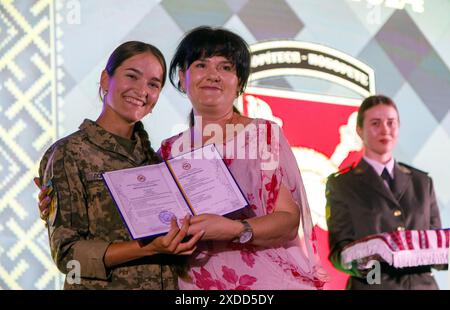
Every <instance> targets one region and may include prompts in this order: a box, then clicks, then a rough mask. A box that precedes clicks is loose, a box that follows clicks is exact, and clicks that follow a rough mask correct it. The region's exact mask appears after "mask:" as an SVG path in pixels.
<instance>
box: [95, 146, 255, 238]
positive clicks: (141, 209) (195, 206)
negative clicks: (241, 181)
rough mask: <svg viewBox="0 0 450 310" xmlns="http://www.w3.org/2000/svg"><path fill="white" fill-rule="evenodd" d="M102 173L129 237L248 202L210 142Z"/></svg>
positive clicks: (163, 230) (151, 233) (228, 210)
mask: <svg viewBox="0 0 450 310" xmlns="http://www.w3.org/2000/svg"><path fill="white" fill-rule="evenodd" d="M103 178H104V180H105V182H106V185H107V186H108V188H109V191H110V192H111V194H112V197H113V199H114V201H115V202H116V205H117V207H118V209H119V211H120V213H121V215H122V218H123V219H124V221H125V223H126V226H127V227H128V230H129V231H130V234H131V236H132V238H133V239H140V238H146V237H151V236H156V235H160V234H164V233H166V232H168V231H169V229H170V221H171V219H172V218H173V217H176V218H177V219H181V218H183V217H184V216H186V215H187V214H190V215H197V214H202V213H213V214H219V215H225V214H228V213H231V212H233V211H236V210H239V209H241V208H243V207H246V206H247V205H248V202H247V200H246V198H245V197H244V195H243V194H242V192H241V190H240V188H239V185H238V184H237V183H236V181H235V180H234V178H233V176H232V175H231V173H230V171H229V170H228V168H227V166H226V165H225V163H224V162H223V160H222V157H221V156H220V154H219V152H218V151H217V149H216V147H215V146H214V144H210V145H206V146H204V147H202V148H199V149H196V150H194V151H192V152H190V153H187V154H183V155H181V156H178V157H175V158H172V159H170V160H168V161H165V162H163V163H161V164H157V165H149V166H142V167H137V168H130V169H123V170H116V171H111V172H106V173H104V174H103Z"/></svg>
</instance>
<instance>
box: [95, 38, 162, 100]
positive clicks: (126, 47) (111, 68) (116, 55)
mask: <svg viewBox="0 0 450 310" xmlns="http://www.w3.org/2000/svg"><path fill="white" fill-rule="evenodd" d="M143 53H150V54H152V55H153V56H155V57H156V59H158V61H159V63H160V65H161V67H162V69H163V74H162V80H161V87H163V86H164V83H165V82H166V75H167V66H166V60H165V59H164V55H163V54H162V53H161V51H160V50H159V49H158V48H157V47H156V46H154V45H151V44H148V43H144V42H141V41H128V42H125V43H122V44H120V45H119V46H118V47H116V49H115V50H114V51H113V52H112V53H111V55H110V56H109V58H108V62H107V63H106V67H105V70H106V73H108V75H109V76H110V77H111V76H113V75H114V72H116V69H117V68H118V67H119V66H120V65H121V64H122V63H123V62H124V61H125V60H127V59H128V58H131V57H133V56H135V55H139V54H143ZM98 91H99V95H100V99H102V101H103V98H102V94H101V88H100V87H99V90H98Z"/></svg>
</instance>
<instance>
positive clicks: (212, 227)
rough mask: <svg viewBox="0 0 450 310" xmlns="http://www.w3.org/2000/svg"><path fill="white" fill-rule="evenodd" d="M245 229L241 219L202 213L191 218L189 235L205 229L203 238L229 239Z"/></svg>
mask: <svg viewBox="0 0 450 310" xmlns="http://www.w3.org/2000/svg"><path fill="white" fill-rule="evenodd" d="M243 229H244V226H243V225H242V223H240V222H239V221H234V220H230V219H228V218H226V217H223V216H220V215H215V214H201V215H197V216H194V217H192V218H191V220H190V227H189V231H188V235H195V234H197V233H198V232H199V231H204V232H205V234H204V235H203V238H202V240H222V241H229V240H233V239H234V238H236V237H237V236H239V234H240V232H241V231H242V230H243Z"/></svg>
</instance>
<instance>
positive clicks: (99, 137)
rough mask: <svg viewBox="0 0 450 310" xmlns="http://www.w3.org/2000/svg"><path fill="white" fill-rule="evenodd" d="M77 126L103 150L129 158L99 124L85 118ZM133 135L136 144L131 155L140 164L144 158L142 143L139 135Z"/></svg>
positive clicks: (123, 149) (122, 148)
mask: <svg viewBox="0 0 450 310" xmlns="http://www.w3.org/2000/svg"><path fill="white" fill-rule="evenodd" d="M79 128H80V130H82V131H84V132H85V133H86V134H87V136H88V139H89V141H91V142H92V143H93V144H95V145H97V146H99V147H101V148H102V149H104V150H107V151H110V152H114V153H118V154H120V155H123V156H125V157H126V158H130V154H129V153H128V152H127V151H126V150H125V148H124V147H122V146H121V145H120V144H119V143H118V142H117V140H116V139H115V138H114V137H113V135H112V134H110V133H109V132H108V131H106V130H105V129H103V128H102V127H101V126H99V125H98V124H97V123H96V122H94V121H92V120H89V119H85V120H84V121H83V123H82V124H81V125H80V127H79ZM134 135H135V139H136V146H135V148H134V152H133V154H132V155H131V156H132V159H133V161H135V162H136V163H137V164H140V163H141V162H142V161H143V160H145V154H144V152H143V149H142V143H141V139H140V137H139V135H138V134H137V133H134Z"/></svg>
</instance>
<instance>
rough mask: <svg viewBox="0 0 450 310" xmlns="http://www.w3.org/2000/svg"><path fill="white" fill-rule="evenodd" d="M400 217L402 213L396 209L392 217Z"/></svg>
mask: <svg viewBox="0 0 450 310" xmlns="http://www.w3.org/2000/svg"><path fill="white" fill-rule="evenodd" d="M400 215H402V211H400V210H398V209H397V210H395V211H394V216H400Z"/></svg>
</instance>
